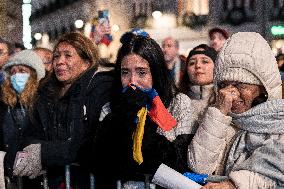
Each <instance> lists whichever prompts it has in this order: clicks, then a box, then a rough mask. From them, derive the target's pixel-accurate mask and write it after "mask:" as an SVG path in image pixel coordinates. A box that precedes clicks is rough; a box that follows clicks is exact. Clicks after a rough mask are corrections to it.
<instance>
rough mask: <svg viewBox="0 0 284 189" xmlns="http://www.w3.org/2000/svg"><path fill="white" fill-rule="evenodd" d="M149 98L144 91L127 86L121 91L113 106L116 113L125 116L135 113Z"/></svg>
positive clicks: (148, 101)
mask: <svg viewBox="0 0 284 189" xmlns="http://www.w3.org/2000/svg"><path fill="white" fill-rule="evenodd" d="M150 102H151V101H150V98H149V97H148V95H147V94H146V93H144V92H143V91H141V90H140V89H138V88H136V89H135V90H134V89H133V88H131V87H127V88H126V89H125V90H124V91H123V93H121V96H120V101H119V103H118V104H117V106H116V107H115V110H114V111H116V113H119V114H123V115H126V116H133V115H135V116H136V115H137V112H138V111H139V110H140V109H141V108H142V107H145V106H146V105H147V104H149V103H150Z"/></svg>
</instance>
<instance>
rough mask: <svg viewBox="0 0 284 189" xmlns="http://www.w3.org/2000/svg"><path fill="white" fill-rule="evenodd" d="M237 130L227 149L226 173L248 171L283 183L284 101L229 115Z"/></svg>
mask: <svg viewBox="0 0 284 189" xmlns="http://www.w3.org/2000/svg"><path fill="white" fill-rule="evenodd" d="M231 116H232V118H233V123H234V124H235V125H236V126H237V127H238V128H239V129H240V131H239V132H238V133H237V135H236V138H235V140H234V142H233V145H232V147H231V149H230V152H229V155H228V159H227V164H226V170H225V174H226V175H229V173H230V172H231V171H238V170H249V171H252V172H257V173H259V174H261V175H264V176H266V177H269V178H271V179H273V180H277V181H278V183H281V184H283V183H284V175H283V172H284V163H283V159H284V143H281V142H280V141H279V138H278V137H279V136H281V135H283V134H284V100H281V99H278V100H271V101H267V102H264V103H262V104H259V105H257V106H255V107H253V108H251V109H250V110H248V111H246V112H244V113H242V114H231Z"/></svg>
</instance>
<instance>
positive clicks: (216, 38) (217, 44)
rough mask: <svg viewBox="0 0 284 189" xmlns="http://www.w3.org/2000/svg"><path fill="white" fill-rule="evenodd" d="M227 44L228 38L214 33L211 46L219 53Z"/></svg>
mask: <svg viewBox="0 0 284 189" xmlns="http://www.w3.org/2000/svg"><path fill="white" fill-rule="evenodd" d="M225 42H226V38H225V37H224V36H223V35H222V34H221V33H219V32H215V33H213V34H212V35H211V37H210V46H211V47H212V48H214V49H215V50H216V51H217V52H219V51H220V50H221V48H222V47H223V45H224V43H225Z"/></svg>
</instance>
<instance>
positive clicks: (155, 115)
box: [97, 33, 191, 188]
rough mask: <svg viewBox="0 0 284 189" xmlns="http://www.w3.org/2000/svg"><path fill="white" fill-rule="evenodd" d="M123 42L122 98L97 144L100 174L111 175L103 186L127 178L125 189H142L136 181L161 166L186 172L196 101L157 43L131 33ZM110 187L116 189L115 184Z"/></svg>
mask: <svg viewBox="0 0 284 189" xmlns="http://www.w3.org/2000/svg"><path fill="white" fill-rule="evenodd" d="M121 42H122V47H121V48H120V49H119V52H118V55H117V61H116V85H115V88H114V90H115V94H117V95H116V97H115V98H114V99H112V101H111V103H110V107H111V113H109V114H108V115H107V116H106V118H105V119H104V121H103V123H102V126H101V129H102V131H101V133H103V134H101V135H99V136H100V137H101V138H99V139H98V140H97V142H98V145H97V146H98V149H97V150H98V151H97V158H98V159H97V162H99V165H98V166H97V170H99V178H101V179H102V180H104V179H103V178H104V176H105V177H106V175H107V180H106V181H105V182H104V183H101V186H102V187H103V185H105V184H106V183H108V184H110V181H111V180H112V181H115V180H122V183H123V185H124V187H127V186H132V185H135V186H136V187H138V188H140V187H144V186H143V184H141V183H139V182H136V181H144V180H145V176H144V175H145V174H147V175H152V174H154V173H155V171H156V169H157V168H158V166H159V165H160V164H161V163H165V164H167V165H169V166H170V167H172V168H174V169H176V170H178V171H181V172H183V171H185V170H186V167H187V166H186V151H187V145H188V144H189V141H190V137H191V135H190V134H191V125H190V119H191V109H190V108H189V107H190V99H189V98H188V97H187V96H186V95H184V94H181V93H178V92H177V91H176V89H175V87H174V86H173V83H172V81H171V80H170V77H169V72H168V70H167V68H166V66H165V60H164V55H163V52H162V50H161V48H160V46H159V45H158V44H157V43H156V42H155V41H154V40H153V39H151V38H149V37H147V36H140V35H135V34H133V33H126V34H125V35H124V36H123V37H122V38H121ZM102 144H103V145H102ZM102 146H103V147H102ZM100 147H102V148H100ZM110 170H111V172H112V173H111V174H109V171H110ZM110 175H111V177H112V179H110ZM98 184H100V179H98ZM107 188H115V182H113V185H112V186H111V185H109V186H108V187H107Z"/></svg>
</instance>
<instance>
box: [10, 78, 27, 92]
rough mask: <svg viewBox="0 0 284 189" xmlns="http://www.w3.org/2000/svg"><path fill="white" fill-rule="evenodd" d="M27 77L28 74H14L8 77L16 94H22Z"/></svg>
mask: <svg viewBox="0 0 284 189" xmlns="http://www.w3.org/2000/svg"><path fill="white" fill-rule="evenodd" d="M29 77H30V74H29V73H16V74H14V75H12V76H11V77H10V81H11V84H12V86H13V88H14V89H15V91H16V92H17V93H18V94H21V93H22V92H23V90H24V88H25V86H26V84H27V82H28V80H29Z"/></svg>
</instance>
